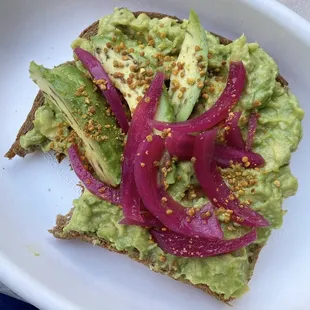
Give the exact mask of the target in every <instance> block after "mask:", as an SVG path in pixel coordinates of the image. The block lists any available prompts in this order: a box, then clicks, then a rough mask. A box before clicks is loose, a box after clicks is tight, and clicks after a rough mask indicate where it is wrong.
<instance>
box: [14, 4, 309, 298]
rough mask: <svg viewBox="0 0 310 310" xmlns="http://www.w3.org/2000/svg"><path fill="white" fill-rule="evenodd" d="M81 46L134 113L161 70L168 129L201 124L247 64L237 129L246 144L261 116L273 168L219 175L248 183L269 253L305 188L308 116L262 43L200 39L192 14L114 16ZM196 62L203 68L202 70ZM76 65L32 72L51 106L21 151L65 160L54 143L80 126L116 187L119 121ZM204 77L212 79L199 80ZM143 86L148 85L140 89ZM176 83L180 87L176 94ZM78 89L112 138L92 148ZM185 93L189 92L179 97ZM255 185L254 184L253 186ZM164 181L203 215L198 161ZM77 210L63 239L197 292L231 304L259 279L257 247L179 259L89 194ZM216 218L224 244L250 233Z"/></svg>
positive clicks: (258, 148)
mask: <svg viewBox="0 0 310 310" xmlns="http://www.w3.org/2000/svg"><path fill="white" fill-rule="evenodd" d="M77 46H80V47H82V48H83V49H86V50H88V51H89V52H91V53H93V54H94V55H95V56H96V57H97V58H98V59H99V60H100V61H101V62H102V65H103V66H104V68H105V70H106V71H107V72H108V74H109V76H110V78H111V80H112V81H113V83H114V84H115V86H116V87H117V88H119V90H120V91H121V93H122V94H123V95H124V97H125V99H126V101H127V102H128V105H129V108H130V110H131V112H133V111H134V110H135V108H136V106H137V104H138V101H139V97H142V96H143V95H144V93H145V91H146V89H147V85H149V84H148V83H149V82H150V81H151V80H152V78H153V76H154V74H155V73H156V72H157V71H164V72H165V75H166V77H167V79H169V80H170V85H167V89H164V92H163V95H162V97H161V100H160V104H159V108H158V110H157V113H156V119H158V120H162V121H170V122H171V121H180V120H186V119H187V118H189V117H190V118H192V117H195V116H197V115H199V114H201V113H202V112H204V111H205V110H206V109H208V108H210V107H211V106H212V105H213V104H214V103H215V101H216V100H217V98H218V97H219V95H220V94H221V92H222V91H223V89H224V87H225V85H226V80H227V73H228V67H229V62H230V61H243V64H244V65H245V68H246V71H247V82H246V89H245V91H244V93H243V95H242V97H241V99H240V101H239V102H238V104H237V105H236V106H235V108H234V111H241V112H242V116H241V119H240V121H239V126H240V128H241V130H242V133H243V136H244V138H246V134H247V130H248V128H247V124H248V118H249V115H250V113H251V112H253V111H257V112H258V113H259V115H260V117H259V120H258V126H257V132H256V135H255V138H254V144H253V151H254V152H257V153H259V154H260V155H262V156H263V157H264V159H265V161H266V165H265V166H264V167H263V168H261V169H244V168H242V167H233V168H227V169H221V174H222V176H223V178H224V180H225V181H226V183H227V184H228V185H229V186H231V187H232V186H233V184H234V180H232V179H231V175H232V174H234V175H236V173H238V175H240V178H241V179H242V181H244V182H246V184H247V186H245V187H244V188H242V190H239V191H238V192H237V194H238V195H239V199H240V200H241V202H243V203H245V204H246V203H250V205H251V208H253V209H254V210H256V211H258V212H259V213H261V214H262V215H263V216H264V217H265V218H266V219H267V220H268V221H269V222H270V224H271V225H270V227H268V228H259V229H258V239H257V240H256V242H255V244H256V245H258V246H263V245H264V244H265V243H266V242H267V240H268V238H269V236H270V234H271V231H272V229H278V228H280V227H281V225H282V221H283V216H284V214H285V211H284V210H283V209H282V203H283V200H284V199H285V198H287V197H289V196H292V195H294V194H295V193H296V191H297V187H298V183H297V180H296V178H295V177H294V176H293V175H292V173H291V171H290V167H289V163H290V158H291V153H292V152H294V151H295V150H296V149H297V147H298V143H299V141H300V139H301V137H302V126H301V121H302V119H303V115H304V112H303V111H302V109H301V108H300V107H299V103H298V101H297V99H296V97H295V96H294V95H293V94H292V93H291V92H290V91H289V89H288V88H287V87H282V86H281V85H280V84H279V83H278V82H277V81H276V77H277V75H278V66H277V65H276V63H275V62H274V60H273V59H272V58H271V57H270V56H269V55H268V54H267V53H266V52H265V51H264V50H263V49H261V48H260V47H259V45H258V44H256V43H248V42H247V40H246V37H245V36H241V37H240V38H239V39H237V40H235V41H233V42H232V43H230V44H228V45H226V46H224V45H221V44H220V42H219V39H218V38H217V37H215V36H214V35H212V34H211V33H209V32H207V31H203V28H201V25H200V23H199V19H198V17H197V15H196V14H195V13H194V12H191V15H190V18H189V21H187V20H184V21H183V23H177V22H176V21H175V20H173V19H171V18H168V17H165V18H163V19H157V18H155V19H150V18H149V17H148V16H147V15H145V14H140V15H139V16H138V17H137V18H136V17H135V16H134V15H133V14H132V12H130V11H129V10H127V9H115V11H114V13H113V14H111V15H109V16H106V17H104V18H103V19H101V20H100V23H99V30H98V34H97V35H95V36H93V37H92V38H91V39H90V40H86V39H81V38H79V39H77V40H75V41H74V42H73V44H72V47H73V48H75V47H77ZM124 46H125V48H124ZM196 46H198V47H199V49H198V48H197V47H196ZM124 50H126V53H125V52H124ZM200 56H201V57H200ZM197 59H198V60H197ZM198 62H202V64H201V66H199V63H198ZM75 63H76V66H74V65H64V66H60V67H58V68H55V69H52V70H48V69H45V68H43V67H40V66H37V65H35V64H32V65H31V76H32V78H33V79H34V80H35V82H36V83H37V84H38V85H39V87H40V88H41V89H42V90H43V91H44V92H45V95H46V100H45V103H44V105H43V106H42V107H41V108H39V109H38V110H37V112H36V117H35V121H34V129H33V130H31V131H30V132H28V133H27V134H26V135H25V136H22V137H21V140H20V142H21V145H22V147H24V148H25V149H30V148H32V147H38V148H41V149H42V150H43V151H49V150H51V149H52V150H55V151H56V152H58V153H66V152H67V149H68V146H69V145H70V143H68V142H67V140H66V139H62V140H59V139H56V138H57V137H58V130H59V127H60V126H61V128H62V129H63V136H65V137H66V136H69V135H70V132H71V131H72V128H73V129H74V131H75V132H76V133H77V135H78V136H79V138H80V139H81V140H82V142H83V145H84V147H85V149H86V154H87V148H88V145H92V146H93V147H94V148H95V151H94V152H92V153H91V154H90V155H89V158H88V159H89V161H90V162H91V164H92V165H94V168H95V167H96V163H98V164H99V163H100V165H102V168H103V171H104V173H102V174H100V173H98V172H97V170H96V169H95V172H96V174H97V175H98V176H99V177H101V178H102V179H104V180H106V181H107V182H108V183H110V184H112V185H116V184H119V182H120V169H121V164H120V158H121V156H122V137H120V132H119V129H118V128H117V126H116V122H115V119H114V118H113V117H112V116H111V115H107V113H106V109H107V106H106V102H105V100H104V99H103V98H102V96H101V95H100V94H99V93H97V92H96V91H94V90H93V84H92V82H91V80H89V79H88V78H87V75H85V73H86V71H85V68H83V66H82V65H81V63H80V62H79V61H76V62H75ZM120 64H121V65H120ZM178 64H179V66H180V68H179V67H178ZM198 67H199V69H198V71H197V68H198ZM179 69H180V70H179ZM176 70H177V72H176ZM182 70H184V72H185V73H184V76H182V74H181V71H182ZM203 70H205V71H206V74H205V75H203V74H201V71H203ZM192 79H193V80H196V81H197V79H200V81H198V83H199V82H201V83H202V87H198V83H196V84H195V85H190V84H192ZM140 80H143V81H145V82H144V83H139V81H140ZM174 80H175V81H176V82H173V81H174ZM128 81H129V83H128ZM173 83H174V84H173ZM140 84H141V85H140ZM178 84H179V88H178V89H175V90H173V87H174V88H176V87H175V85H178ZM81 85H85V89H86V91H87V93H88V94H89V97H90V99H91V101H92V102H94V104H95V105H96V107H98V112H99V111H100V114H97V113H96V116H95V119H96V121H97V122H98V123H99V124H101V125H102V126H103V128H105V127H104V125H111V127H110V128H109V130H106V131H105V133H104V135H106V136H108V137H109V139H107V140H106V141H101V142H97V141H95V140H90V139H89V138H88V137H86V136H85V134H84V133H83V130H82V128H83V127H84V126H85V122H86V121H87V120H84V119H83V118H82V117H81V115H79V114H77V113H76V112H75V110H74V109H75V108H76V107H78V109H82V110H83V111H84V110H85V109H86V108H88V107H89V105H86V104H85V102H84V101H85V98H83V97H76V96H75V95H74V94H75V92H76V89H77V88H78V86H81ZM133 85H134V87H133ZM181 87H186V88H187V89H186V91H184V92H183V95H182V96H181V95H180V96H178V94H179V92H180V88H181ZM86 112H87V110H85V111H84V112H83V113H86ZM108 127H109V126H108ZM252 180H255V182H254V183H251V181H252ZM166 181H167V183H168V184H169V188H168V191H169V193H170V194H171V196H173V198H174V199H176V200H177V201H179V202H181V203H182V204H183V205H184V207H200V206H202V205H203V204H205V203H206V202H207V200H208V199H207V198H206V197H204V196H201V195H200V196H199V195H198V196H196V195H195V192H194V188H195V187H196V186H197V185H198V181H197V179H196V177H195V173H194V169H193V164H192V163H191V162H175V163H174V164H173V166H172V171H170V172H169V173H168V176H167V179H166ZM74 207H75V208H74V212H73V215H72V218H71V220H70V222H69V224H68V225H67V226H66V227H65V229H64V231H63V234H64V236H65V235H66V234H68V233H69V232H71V231H77V232H82V233H92V235H94V236H97V237H98V239H99V238H102V239H104V240H107V241H108V242H109V243H110V244H111V246H112V247H114V248H116V249H117V250H119V251H123V250H125V251H128V252H129V253H136V252H137V251H138V252H139V258H140V259H141V260H148V261H150V268H151V269H153V270H155V271H161V272H163V273H167V274H169V275H171V276H173V277H174V278H176V279H186V280H189V281H190V282H191V283H193V284H206V285H208V286H209V288H210V289H211V290H212V291H213V292H215V293H217V294H223V296H224V298H225V299H228V298H231V297H238V296H240V295H241V294H243V293H244V292H246V291H247V289H248V286H247V285H248V280H249V278H250V277H251V275H252V273H253V264H251V259H249V258H250V257H251V255H252V254H253V253H252V249H253V245H250V246H248V247H246V248H243V249H241V250H239V251H236V252H233V253H230V254H226V255H220V256H216V257H210V258H182V257H176V256H173V255H168V254H166V253H164V252H163V251H162V250H161V249H160V248H159V247H158V246H157V244H156V243H154V242H152V240H150V234H149V232H148V230H147V229H145V228H141V227H137V226H125V225H120V224H118V223H119V221H120V220H121V219H122V217H123V216H122V210H121V209H120V208H119V207H117V206H115V205H111V204H110V203H108V202H106V201H104V200H101V199H99V198H97V197H95V196H94V195H92V194H91V193H89V192H88V191H87V190H85V191H84V193H83V194H82V196H81V197H80V198H79V199H76V200H74ZM218 218H219V220H220V222H221V225H222V228H223V231H224V235H225V238H227V239H231V238H236V237H239V236H241V235H243V234H244V233H245V232H247V231H248V229H247V228H245V227H241V226H239V225H237V224H235V223H232V222H228V223H227V222H225V215H224V214H221V213H219V215H218Z"/></svg>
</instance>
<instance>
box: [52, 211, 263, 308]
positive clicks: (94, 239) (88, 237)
mask: <svg viewBox="0 0 310 310" xmlns="http://www.w3.org/2000/svg"><path fill="white" fill-rule="evenodd" d="M72 213H73V208H72V209H71V211H70V212H69V213H68V214H67V215H58V216H57V219H56V225H55V227H54V228H52V229H50V230H49V232H50V233H51V234H53V236H54V237H55V238H58V239H64V240H80V241H84V242H89V243H92V244H95V245H97V246H100V247H102V248H105V249H107V250H109V251H111V252H116V253H120V254H125V255H127V256H129V257H130V258H131V259H133V260H135V261H136V262H139V263H142V264H144V265H145V266H147V267H149V266H150V265H151V262H150V261H148V260H140V259H139V253H138V252H134V253H129V252H127V251H118V250H117V249H115V248H114V247H113V246H112V245H111V244H110V243H109V242H108V241H106V240H104V239H102V238H99V237H98V236H97V235H96V234H94V233H80V232H76V231H70V232H68V233H64V232H63V229H64V227H65V226H66V225H67V224H68V223H69V221H70V219H71V216H72ZM262 247H263V246H262V245H253V246H252V248H251V255H250V256H249V263H250V266H251V269H252V270H254V266H255V264H256V262H257V260H258V256H259V253H260V251H261V249H262ZM159 273H161V272H160V271H159ZM167 275H168V276H169V277H171V278H173V276H172V274H167ZM251 276H252V275H250V276H249V279H248V281H250V279H251ZM173 279H174V278H173ZM176 281H180V282H183V283H185V284H189V285H192V286H194V287H197V288H199V289H201V290H203V291H204V292H205V293H208V294H209V295H211V296H213V297H215V298H217V299H219V300H221V301H223V302H225V303H229V302H231V301H233V300H234V298H225V297H224V295H222V294H217V293H215V292H213V291H212V290H211V289H210V288H209V286H208V285H206V284H196V285H194V284H192V283H191V282H190V281H189V280H186V279H184V278H183V279H182V278H181V279H177V280H176Z"/></svg>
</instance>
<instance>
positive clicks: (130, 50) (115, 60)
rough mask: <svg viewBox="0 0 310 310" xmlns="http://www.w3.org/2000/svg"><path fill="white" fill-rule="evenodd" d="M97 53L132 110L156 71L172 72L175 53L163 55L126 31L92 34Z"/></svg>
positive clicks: (168, 74)
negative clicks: (114, 33) (134, 38)
mask: <svg viewBox="0 0 310 310" xmlns="http://www.w3.org/2000/svg"><path fill="white" fill-rule="evenodd" d="M91 43H92V45H93V48H94V52H95V53H94V54H95V56H96V57H97V59H99V60H100V62H101V64H102V66H103V67H104V69H105V70H106V71H107V72H108V74H109V77H110V79H111V80H112V81H113V83H114V85H115V87H116V88H118V89H119V90H120V91H121V93H122V94H123V96H124V98H125V99H126V101H127V103H128V105H129V108H130V111H131V112H132V113H133V112H134V110H135V108H136V107H137V105H138V103H139V101H140V100H141V98H142V97H143V96H144V94H145V92H146V90H147V88H148V86H149V85H150V83H151V81H152V80H153V78H154V76H155V74H156V72H157V71H162V72H164V73H165V75H166V76H167V77H169V76H170V74H171V69H172V67H173V65H172V64H173V62H174V61H175V59H176V57H175V56H164V55H163V54H161V53H159V52H158V50H157V49H156V48H154V47H152V46H148V45H143V44H138V42H137V41H135V40H132V39H130V38H129V37H128V36H127V35H125V34H119V35H118V36H117V37H113V36H112V37H110V36H109V35H105V36H102V35H97V36H94V37H92V38H91Z"/></svg>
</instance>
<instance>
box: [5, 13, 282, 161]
mask: <svg viewBox="0 0 310 310" xmlns="http://www.w3.org/2000/svg"><path fill="white" fill-rule="evenodd" d="M141 13H145V14H147V15H148V16H149V17H150V18H159V19H161V18H164V17H171V18H174V19H176V20H177V21H179V22H180V23H181V22H182V20H181V19H179V18H178V17H176V16H170V15H167V14H162V13H154V12H143V11H138V12H134V15H135V16H139V15H140V14H141ZM98 23H99V22H98V21H96V22H94V23H93V24H92V25H90V26H89V27H88V28H86V29H85V30H84V31H83V32H82V33H81V34H80V35H79V37H80V38H85V39H89V38H90V37H92V36H94V35H96V34H97V31H98ZM213 35H215V36H216V37H218V38H219V40H220V43H221V44H223V45H227V44H229V43H231V42H232V41H231V40H229V39H226V38H224V37H222V36H220V35H218V34H215V33H213ZM277 80H278V82H280V83H281V84H282V86H283V87H286V86H288V82H287V81H286V80H285V79H284V78H283V77H282V76H281V75H279V76H278V77H277ZM43 103H44V96H43V94H42V92H41V91H39V92H38V94H37V96H36V98H35V99H34V102H33V105H32V108H31V110H30V112H29V114H28V115H27V118H26V120H25V121H24V123H23V125H22V126H21V128H20V129H19V131H18V134H17V136H16V139H15V141H14V143H13V144H12V146H11V147H10V149H9V150H8V152H7V153H6V154H5V157H7V158H9V159H12V158H13V157H14V156H16V155H18V156H20V157H25V156H26V155H27V154H29V153H32V152H34V151H35V150H36V149H35V148H30V149H29V150H25V149H23V148H22V147H21V145H20V141H19V140H20V137H21V136H23V135H25V134H26V133H27V132H28V131H30V130H32V129H33V121H34V118H35V112H36V110H37V109H38V108H39V107H40V106H42V105H43ZM64 156H65V155H64V154H56V157H57V159H58V160H59V161H61V160H62V159H63V158H64Z"/></svg>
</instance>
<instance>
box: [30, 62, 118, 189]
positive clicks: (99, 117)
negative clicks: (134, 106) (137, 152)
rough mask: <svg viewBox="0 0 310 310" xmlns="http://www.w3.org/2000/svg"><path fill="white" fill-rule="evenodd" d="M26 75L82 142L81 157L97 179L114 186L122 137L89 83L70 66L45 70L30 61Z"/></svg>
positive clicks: (78, 71)
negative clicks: (92, 169)
mask: <svg viewBox="0 0 310 310" xmlns="http://www.w3.org/2000/svg"><path fill="white" fill-rule="evenodd" d="M30 76H31V78H32V80H33V81H34V82H35V83H36V84H37V85H38V86H39V87H40V89H41V90H42V91H43V92H44V94H45V96H46V98H48V99H49V100H51V101H52V102H53V103H54V104H55V106H56V107H57V108H58V109H59V110H60V111H61V112H62V113H63V115H64V117H65V119H66V121H67V122H68V123H69V125H70V126H71V127H72V128H73V130H74V131H75V132H76V133H77V134H78V136H79V137H80V138H81V139H82V141H83V143H84V146H85V156H86V157H87V159H88V160H89V162H90V164H91V165H92V167H93V168H94V170H95V172H96V174H97V176H98V177H99V178H100V179H101V180H102V181H103V182H105V183H107V184H110V185H112V186H117V185H118V184H119V183H120V179H121V171H120V170H121V165H120V162H121V155H122V151H123V147H122V144H123V139H124V136H123V134H122V133H121V130H120V128H119V127H118V126H117V124H116V120H115V119H114V117H112V116H111V112H110V109H109V106H108V104H107V102H106V101H105V99H104V97H103V96H102V95H101V94H99V93H98V92H97V91H96V90H95V89H94V86H93V83H92V82H91V80H89V79H88V78H87V77H86V76H85V74H83V73H82V72H81V71H80V70H78V69H77V68H76V66H75V65H74V64H71V63H66V64H64V65H61V66H59V67H56V68H54V69H46V68H44V67H43V66H39V65H37V64H36V63H34V62H32V63H31V64H30Z"/></svg>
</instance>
